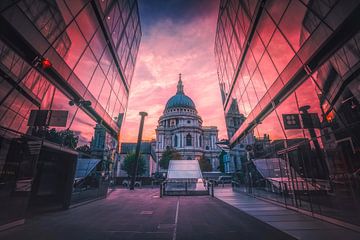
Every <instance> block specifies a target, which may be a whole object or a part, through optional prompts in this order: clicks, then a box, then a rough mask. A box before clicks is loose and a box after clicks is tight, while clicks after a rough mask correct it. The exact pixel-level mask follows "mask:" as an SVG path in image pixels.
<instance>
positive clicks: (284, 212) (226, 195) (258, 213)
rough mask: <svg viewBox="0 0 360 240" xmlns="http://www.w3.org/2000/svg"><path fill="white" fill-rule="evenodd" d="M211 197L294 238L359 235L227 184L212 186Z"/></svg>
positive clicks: (347, 239) (330, 239) (351, 238)
mask: <svg viewBox="0 0 360 240" xmlns="http://www.w3.org/2000/svg"><path fill="white" fill-rule="evenodd" d="M215 197H216V198H218V199H219V200H221V201H224V202H225V203H227V204H229V205H231V206H233V207H235V208H237V209H239V210H241V211H244V212H245V213H247V214H249V215H251V216H254V217H256V218H257V219H259V220H261V221H263V222H264V223H267V224H269V225H270V226H273V227H275V228H277V229H279V230H281V231H283V232H286V233H288V234H289V235H291V236H293V237H294V238H297V239H304V240H305V239H306V240H322V239H324V240H325V239H326V240H339V239H341V240H355V239H356V240H358V239H360V233H359V232H355V231H352V230H349V229H346V228H343V227H341V226H338V225H335V224H331V223H328V222H325V221H321V220H319V219H316V218H313V217H310V216H307V215H304V214H302V213H299V212H296V211H293V210H290V209H286V208H284V207H281V206H278V205H275V204H272V203H269V202H265V201H262V200H260V199H257V198H254V197H251V196H249V195H246V194H245V193H239V192H233V191H232V189H231V188H216V189H215Z"/></svg>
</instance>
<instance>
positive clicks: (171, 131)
mask: <svg viewBox="0 0 360 240" xmlns="http://www.w3.org/2000/svg"><path fill="white" fill-rule="evenodd" d="M183 88H184V86H183V84H182V81H181V75H180V79H179V82H178V86H177V93H176V95H174V96H173V97H171V98H170V99H169V100H168V102H167V104H166V107H165V110H164V112H163V115H162V116H161V117H160V118H159V121H158V126H157V128H156V154H157V158H158V159H161V156H162V154H163V152H164V151H165V150H166V148H174V149H176V150H177V151H178V152H179V153H180V155H181V158H182V159H183V160H193V159H197V160H199V159H200V158H201V156H202V155H204V157H205V159H207V160H208V161H209V163H211V165H212V167H213V170H216V169H217V168H218V166H219V160H218V157H219V154H220V149H219V148H218V147H217V145H216V142H217V141H218V129H217V127H214V126H209V127H205V126H202V123H203V121H202V119H201V117H200V116H199V115H198V113H197V110H196V108H195V104H194V102H193V101H192V99H191V98H189V97H188V96H186V95H185V94H184V89H183Z"/></svg>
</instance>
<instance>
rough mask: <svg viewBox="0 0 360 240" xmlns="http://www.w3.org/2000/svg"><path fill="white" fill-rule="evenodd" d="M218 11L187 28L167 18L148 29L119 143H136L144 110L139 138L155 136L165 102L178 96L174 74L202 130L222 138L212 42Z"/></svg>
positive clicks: (141, 48) (187, 24)
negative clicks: (212, 130)
mask: <svg viewBox="0 0 360 240" xmlns="http://www.w3.org/2000/svg"><path fill="white" fill-rule="evenodd" d="M216 21H217V9H216V8H214V10H213V11H211V12H209V13H208V15H206V16H203V17H202V18H197V19H195V20H193V21H191V22H187V23H182V24H179V23H174V22H173V21H172V20H170V19H166V20H164V21H162V22H158V23H157V24H155V25H153V26H152V27H151V28H150V29H149V34H148V35H147V36H144V37H143V39H142V42H141V44H140V50H139V54H138V58H137V65H136V68H135V73H134V78H133V81H132V85H131V90H130V97H129V103H128V110H127V114H126V118H125V122H124V124H123V127H122V132H121V135H122V138H121V139H122V141H136V138H137V134H138V127H139V121H140V116H139V114H138V113H139V112H140V111H147V112H148V114H149V115H148V117H147V118H146V120H145V127H144V135H143V139H145V140H150V139H151V138H154V137H155V128H156V126H157V121H158V119H159V117H160V116H161V115H162V113H163V110H164V108H165V104H166V102H167V100H168V99H169V98H170V97H171V96H173V95H174V94H175V93H176V84H177V81H178V74H179V73H182V80H183V83H184V90H185V94H187V95H188V96H189V97H191V98H192V99H193V101H194V102H195V105H196V108H197V110H198V113H199V115H200V116H201V117H202V119H203V121H204V123H203V125H212V126H217V127H218V128H219V138H226V128H225V120H224V112H223V108H222V103H221V96H220V90H219V85H218V79H217V73H216V65H215V59H214V39H215V30H216Z"/></svg>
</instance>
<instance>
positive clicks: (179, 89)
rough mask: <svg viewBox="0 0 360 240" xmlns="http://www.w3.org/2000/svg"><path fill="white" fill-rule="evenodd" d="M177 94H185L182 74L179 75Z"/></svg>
mask: <svg viewBox="0 0 360 240" xmlns="http://www.w3.org/2000/svg"><path fill="white" fill-rule="evenodd" d="M176 93H184V85H183V83H182V81H181V73H179V81H178V84H177V92H176Z"/></svg>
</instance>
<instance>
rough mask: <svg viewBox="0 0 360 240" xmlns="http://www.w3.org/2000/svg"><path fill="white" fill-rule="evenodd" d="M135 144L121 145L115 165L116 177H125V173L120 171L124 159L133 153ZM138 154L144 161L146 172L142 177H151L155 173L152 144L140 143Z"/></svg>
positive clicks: (154, 156)
mask: <svg viewBox="0 0 360 240" xmlns="http://www.w3.org/2000/svg"><path fill="white" fill-rule="evenodd" d="M135 149H136V143H121V150H120V156H119V159H118V162H117V164H116V177H127V176H128V175H127V173H126V172H125V171H124V170H122V169H121V166H122V165H123V163H124V159H125V157H126V156H127V155H128V154H129V153H132V152H135ZM140 154H141V155H142V157H143V158H144V160H145V166H146V171H145V173H144V174H143V175H141V176H142V177H151V175H152V173H154V172H155V171H156V154H155V149H154V148H153V144H152V142H142V143H141V147H140Z"/></svg>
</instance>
